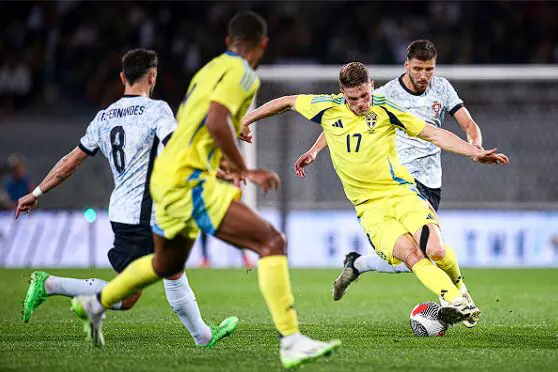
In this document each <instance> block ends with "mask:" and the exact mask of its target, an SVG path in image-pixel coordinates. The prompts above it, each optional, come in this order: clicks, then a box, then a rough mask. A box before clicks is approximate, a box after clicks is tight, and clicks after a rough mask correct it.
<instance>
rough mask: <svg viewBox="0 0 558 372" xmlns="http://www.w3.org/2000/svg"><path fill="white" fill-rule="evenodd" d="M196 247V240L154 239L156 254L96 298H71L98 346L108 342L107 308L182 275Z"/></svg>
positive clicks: (130, 268) (140, 260) (129, 269)
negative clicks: (104, 331)
mask: <svg viewBox="0 0 558 372" xmlns="http://www.w3.org/2000/svg"><path fill="white" fill-rule="evenodd" d="M193 244H194V240H193V239H191V238H186V237H183V236H181V235H177V236H176V237H174V238H173V239H166V238H162V237H160V236H155V254H150V255H146V256H143V257H141V258H138V259H136V260H135V261H133V262H132V263H131V264H129V265H128V266H127V267H126V269H125V270H124V271H122V273H120V275H118V276H117V277H116V278H114V279H113V280H112V281H111V282H109V283H108V284H107V285H106V286H105V287H104V288H103V290H102V291H101V292H100V293H99V294H97V295H96V296H78V297H74V298H73V299H72V310H73V311H74V312H75V313H76V315H77V316H78V317H79V318H80V319H82V321H83V323H84V329H85V330H86V332H87V334H88V337H89V338H90V339H91V340H92V341H93V343H94V344H95V345H97V346H103V345H104V343H105V341H104V337H103V332H102V327H103V319H104V313H105V311H106V309H110V308H111V306H112V305H113V304H115V303H117V302H118V301H122V300H123V299H125V298H127V297H128V296H130V295H132V294H134V293H136V292H138V291H140V290H141V289H143V288H145V287H147V286H149V285H151V284H153V283H155V282H157V281H159V280H160V279H162V278H164V277H170V276H173V275H175V274H178V273H180V272H181V271H182V270H183V268H184V263H185V262H186V258H187V257H188V254H189V252H190V250H191V248H192V246H193Z"/></svg>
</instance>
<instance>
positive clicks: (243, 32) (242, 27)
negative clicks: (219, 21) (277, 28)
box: [229, 11, 267, 46]
mask: <svg viewBox="0 0 558 372" xmlns="http://www.w3.org/2000/svg"><path fill="white" fill-rule="evenodd" d="M262 36H267V22H266V21H265V20H264V19H263V18H262V16H260V15H259V14H257V13H254V12H252V11H243V12H239V13H236V14H235V15H234V16H233V17H232V18H231V20H230V21H229V37H230V38H231V40H232V42H241V43H245V44H246V45H249V46H254V45H257V44H258V43H259V42H260V39H261V38H262Z"/></svg>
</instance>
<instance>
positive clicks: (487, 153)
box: [471, 149, 510, 165]
mask: <svg viewBox="0 0 558 372" xmlns="http://www.w3.org/2000/svg"><path fill="white" fill-rule="evenodd" d="M496 150H497V149H492V150H483V151H481V152H478V153H477V154H475V155H473V156H472V157H471V158H472V159H473V161H476V162H479V163H481V164H498V165H508V164H509V163H510V159H508V157H507V156H506V155H505V154H502V153H496Z"/></svg>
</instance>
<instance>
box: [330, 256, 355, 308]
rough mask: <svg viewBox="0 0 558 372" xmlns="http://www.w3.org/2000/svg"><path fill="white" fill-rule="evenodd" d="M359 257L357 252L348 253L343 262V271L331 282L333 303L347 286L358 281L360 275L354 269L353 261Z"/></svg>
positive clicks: (341, 295)
mask: <svg viewBox="0 0 558 372" xmlns="http://www.w3.org/2000/svg"><path fill="white" fill-rule="evenodd" d="M359 257H360V254H358V253H357V252H350V253H349V254H347V255H346V256H345V260H344V261H343V266H344V267H343V271H342V272H341V275H339V276H338V277H337V279H335V281H334V282H333V301H339V300H340V299H341V297H343V295H344V294H345V292H346V291H347V288H348V287H349V285H350V284H351V283H352V282H354V281H355V280H357V279H358V276H359V275H360V273H359V272H358V270H357V269H355V260H356V259H357V258H359Z"/></svg>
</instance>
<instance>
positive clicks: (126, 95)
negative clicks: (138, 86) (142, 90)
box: [122, 94, 141, 98]
mask: <svg viewBox="0 0 558 372" xmlns="http://www.w3.org/2000/svg"><path fill="white" fill-rule="evenodd" d="M131 97H141V95H140V94H124V95H123V96H122V98H131Z"/></svg>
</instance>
